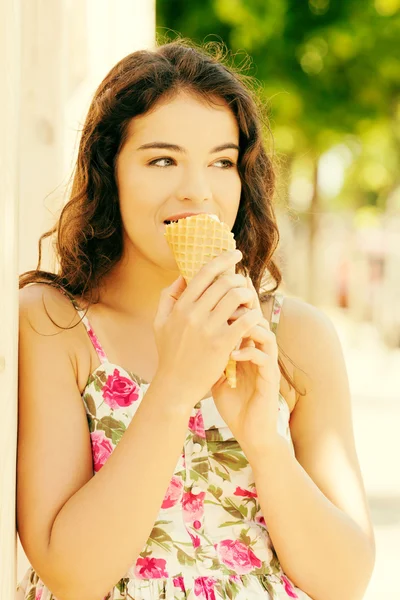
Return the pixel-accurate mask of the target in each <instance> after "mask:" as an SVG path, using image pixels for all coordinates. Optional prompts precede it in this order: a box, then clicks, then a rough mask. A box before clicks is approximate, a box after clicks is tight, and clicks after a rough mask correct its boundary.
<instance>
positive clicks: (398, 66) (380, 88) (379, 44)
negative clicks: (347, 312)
mask: <svg viewBox="0 0 400 600" xmlns="http://www.w3.org/2000/svg"><path fill="white" fill-rule="evenodd" d="M156 6H157V33H158V35H161V36H162V35H163V34H164V35H166V36H167V37H171V38H174V37H175V36H174V32H176V33H178V34H180V35H182V36H184V37H189V38H191V39H193V40H194V41H195V42H197V43H203V42H207V41H213V40H215V41H218V39H219V40H220V41H223V42H224V43H225V44H226V46H227V47H228V48H229V50H230V51H231V52H232V53H233V62H234V64H236V65H237V66H240V64H242V61H243V59H244V55H246V53H248V54H249V55H250V57H251V60H252V64H251V66H250V69H249V71H248V73H247V74H249V75H253V76H254V77H256V79H257V80H258V81H259V83H260V88H259V93H260V95H261V99H262V100H263V101H264V102H265V103H266V105H268V107H269V115H270V121H271V125H272V130H273V135H274V140H275V150H276V154H277V156H278V158H280V159H281V160H280V163H281V177H280V181H281V182H282V185H281V188H280V194H279V196H280V197H281V198H283V200H284V202H286V201H287V199H288V197H289V194H288V189H289V183H290V174H291V166H292V164H293V162H294V161H295V160H296V159H298V157H307V160H308V161H311V162H312V169H311V175H310V180H311V183H312V184H313V194H312V197H311V199H310V203H309V205H308V206H307V207H306V211H305V215H304V216H305V217H306V218H307V219H308V221H309V232H310V252H311V256H310V260H311V261H312V250H313V247H314V243H313V240H314V237H315V234H316V231H317V228H318V215H319V213H320V211H321V210H322V209H328V208H329V209H338V208H341V207H343V206H345V207H348V208H357V207H360V206H363V205H366V204H368V205H374V206H378V207H380V208H382V209H384V208H385V202H386V198H387V197H388V195H389V193H390V192H391V191H392V190H394V189H396V188H397V187H398V186H399V185H400V54H399V52H398V48H399V39H400V0H336V1H335V2H332V1H330V0H308V2H307V1H304V2H298V0H191V1H190V2H186V1H185V0H157V3H156ZM170 29H172V30H173V32H172V34H170V32H169V31H168V30H170ZM396 48H397V52H396ZM343 144H344V145H345V146H346V147H347V149H348V154H349V155H350V156H351V160H349V161H347V165H346V166H347V169H346V175H347V176H346V178H345V179H344V184H343V186H342V188H341V189H340V190H339V191H338V193H337V194H336V195H335V197H332V196H329V195H328V196H327V197H324V195H323V192H322V193H321V189H320V187H319V186H318V185H317V184H318V181H319V173H318V169H319V166H320V158H321V156H322V155H323V154H324V153H326V152H328V151H329V150H332V148H334V147H336V146H340V145H341V146H343ZM278 201H279V199H278ZM310 287H311V288H312V287H313V286H312V282H311V281H310ZM310 299H312V293H311V292H310Z"/></svg>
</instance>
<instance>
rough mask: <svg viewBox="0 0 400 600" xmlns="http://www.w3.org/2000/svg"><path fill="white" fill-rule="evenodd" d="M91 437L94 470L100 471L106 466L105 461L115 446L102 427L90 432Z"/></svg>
mask: <svg viewBox="0 0 400 600" xmlns="http://www.w3.org/2000/svg"><path fill="white" fill-rule="evenodd" d="M90 438H91V441H92V456H93V466H94V470H95V471H96V472H97V471H100V469H101V468H102V467H103V466H104V463H105V462H107V459H108V457H109V456H110V454H111V452H112V451H113V449H114V447H113V445H112V442H111V440H110V439H109V438H108V437H106V434H105V433H104V431H103V430H101V429H99V430H98V431H93V432H92V433H91V434H90Z"/></svg>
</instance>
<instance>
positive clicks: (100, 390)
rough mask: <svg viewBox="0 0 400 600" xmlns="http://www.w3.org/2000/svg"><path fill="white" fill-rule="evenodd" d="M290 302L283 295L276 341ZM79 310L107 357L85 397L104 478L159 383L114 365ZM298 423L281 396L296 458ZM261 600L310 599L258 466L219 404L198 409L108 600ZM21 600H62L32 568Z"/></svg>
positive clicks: (96, 464)
mask: <svg viewBox="0 0 400 600" xmlns="http://www.w3.org/2000/svg"><path fill="white" fill-rule="evenodd" d="M282 301H283V296H282V295H281V294H275V296H274V305H273V311H272V319H271V330H272V331H274V332H275V334H276V329H277V325H278V322H279V317H280V312H281V307H282ZM78 312H80V314H81V317H82V318H83V322H84V324H85V326H86V328H87V331H88V334H89V337H90V339H91V341H92V343H93V345H94V347H95V349H96V351H97V353H98V355H99V358H100V360H101V364H100V366H99V367H98V368H97V369H95V371H94V372H93V373H92V374H91V375H90V377H89V380H88V382H87V385H86V388H85V390H84V392H83V394H82V399H83V402H84V406H85V410H86V414H87V420H88V427H89V430H90V436H91V443H92V454H93V473H94V475H95V474H96V473H98V472H99V471H100V469H101V468H102V467H103V465H104V464H105V462H106V461H107V459H108V457H109V456H110V454H111V453H112V452H113V450H114V448H115V447H116V445H117V444H118V442H119V441H120V439H121V438H122V436H123V435H124V431H125V430H126V428H127V427H128V425H129V423H130V422H131V420H132V419H133V418H134V417H135V412H136V410H137V409H138V407H139V405H140V403H141V402H142V400H143V397H144V396H145V394H146V391H147V389H148V387H149V385H150V383H149V382H148V381H145V380H144V379H142V378H141V377H139V376H138V375H136V374H135V373H131V372H128V371H126V370H124V369H123V368H122V367H121V366H119V365H115V364H112V363H110V362H109V361H108V360H107V357H106V355H105V353H104V351H103V349H102V347H101V344H100V342H99V340H98V339H97V337H96V335H95V333H94V331H93V330H92V328H91V326H90V324H89V321H88V319H87V318H86V316H84V314H83V313H82V312H81V311H78ZM289 419H290V411H289V408H288V405H287V403H286V401H285V400H284V398H283V396H282V395H281V394H279V418H278V431H279V433H280V434H281V435H282V436H283V437H284V438H286V439H287V441H288V443H289V445H290V447H291V449H292V451H293V453H294V449H293V444H292V440H291V436H290V429H289ZM105 543H106V540H105ZM256 598H257V599H259V598H264V599H265V600H268V599H270V600H287V599H288V598H299V599H301V600H306V599H309V600H310V597H309V596H308V595H307V594H306V593H305V592H303V591H301V590H300V589H299V588H297V587H296V586H295V585H294V584H293V582H292V581H291V580H290V579H289V577H287V576H286V575H285V573H284V572H283V571H282V568H281V565H280V563H279V560H278V557H277V555H276V552H275V550H274V547H273V544H272V541H271V539H270V537H269V534H268V523H266V522H265V520H264V517H263V515H262V512H261V508H260V504H259V502H258V498H257V490H256V486H255V482H254V477H253V473H252V469H251V467H250V464H249V462H248V461H247V459H246V456H245V455H244V453H243V451H242V449H241V447H240V446H239V444H238V442H237V441H236V440H235V438H234V436H233V434H232V432H231V431H230V429H229V428H228V426H227V424H226V423H225V422H224V421H223V419H222V418H221V416H220V414H219V412H218V410H217V409H216V406H215V403H214V401H213V398H212V397H209V398H206V399H204V400H202V401H200V402H198V403H197V404H196V405H195V406H194V408H193V409H192V413H191V416H190V418H189V422H188V429H187V434H186V439H185V441H184V445H183V448H182V454H181V455H180V456H179V459H178V461H177V464H176V467H175V470H174V474H173V476H172V478H171V481H170V483H169V485H168V489H167V490H166V493H165V497H164V500H163V502H162V505H161V507H160V511H159V514H158V517H157V519H156V521H155V523H154V526H153V529H152V532H151V534H150V536H149V538H148V540H147V542H146V544H145V546H144V547H143V549H142V551H141V553H140V555H139V557H138V558H137V560H136V561H135V562H134V563H133V564H132V565H131V567H130V568H129V570H128V572H127V573H126V574H125V576H124V577H122V579H120V581H118V582H116V584H115V586H114V587H113V588H112V589H111V590H110V591H109V593H108V594H107V596H105V598H104V600H122V599H130V600H160V599H165V600H222V599H229V600H253V599H256ZM16 600H57V599H56V597H55V596H54V595H53V594H52V593H51V591H50V590H49V589H48V588H47V587H46V586H45V584H44V583H43V581H41V579H40V578H39V576H38V574H37V573H36V572H35V571H34V570H33V568H32V567H30V568H29V570H28V571H27V572H26V574H25V576H24V577H23V579H22V580H21V582H20V583H19V585H18V587H17V595H16ZM99 600H103V599H101V598H99Z"/></svg>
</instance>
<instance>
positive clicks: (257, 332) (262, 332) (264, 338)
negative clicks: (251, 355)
mask: <svg viewBox="0 0 400 600" xmlns="http://www.w3.org/2000/svg"><path fill="white" fill-rule="evenodd" d="M265 321H266V319H265ZM266 323H267V325H268V321H266ZM244 339H246V340H247V339H251V340H252V341H253V342H254V346H255V347H256V348H257V349H258V350H261V351H262V352H265V353H266V354H269V355H270V356H272V357H274V358H275V359H276V360H278V346H277V343H276V337H275V335H274V334H273V333H272V332H271V330H270V329H269V326H264V327H262V326H259V325H256V326H255V327H253V328H252V329H251V330H250V331H249V332H248V334H247V335H246V336H244ZM246 346H247V344H246V345H244V347H246Z"/></svg>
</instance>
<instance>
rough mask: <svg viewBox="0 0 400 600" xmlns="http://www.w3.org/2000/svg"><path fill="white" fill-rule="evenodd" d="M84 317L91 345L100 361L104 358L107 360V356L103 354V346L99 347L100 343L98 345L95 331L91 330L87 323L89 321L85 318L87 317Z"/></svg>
mask: <svg viewBox="0 0 400 600" xmlns="http://www.w3.org/2000/svg"><path fill="white" fill-rule="evenodd" d="M85 319H86V324H87V332H88V336H89V337H90V340H91V342H92V344H93V346H94V347H95V350H96V352H97V354H98V356H99V358H100V360H101V361H102V362H104V361H106V360H107V357H106V355H105V353H104V350H103V348H102V347H101V345H100V342H99V340H98V339H97V336H96V334H95V332H94V331H93V329H92V327H91V326H90V325H89V321H88V320H87V318H86V317H85Z"/></svg>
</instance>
